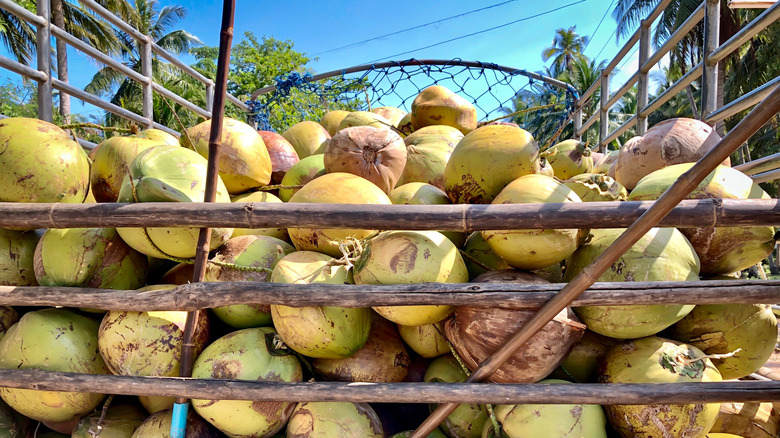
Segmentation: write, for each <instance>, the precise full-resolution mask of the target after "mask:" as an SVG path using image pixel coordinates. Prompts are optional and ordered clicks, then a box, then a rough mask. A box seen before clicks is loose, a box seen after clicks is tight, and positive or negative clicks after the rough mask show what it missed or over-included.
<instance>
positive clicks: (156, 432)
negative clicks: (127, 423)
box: [90, 409, 219, 438]
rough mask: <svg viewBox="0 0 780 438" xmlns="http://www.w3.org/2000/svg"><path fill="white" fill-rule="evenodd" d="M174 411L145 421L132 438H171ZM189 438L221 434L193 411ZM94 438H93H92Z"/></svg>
mask: <svg viewBox="0 0 780 438" xmlns="http://www.w3.org/2000/svg"><path fill="white" fill-rule="evenodd" d="M172 421H173V411H171V410H170V409H168V410H164V411H160V412H156V413H154V414H152V415H151V416H150V417H149V418H147V419H146V420H144V422H143V423H141V425H140V426H138V429H136V430H135V432H133V435H132V436H131V437H130V438H170V436H171V422H172ZM184 434H185V436H186V437H187V438H219V434H218V433H217V432H216V431H215V430H214V429H212V428H211V426H209V424H208V423H207V422H206V421H204V420H203V419H202V418H201V417H199V416H198V415H197V414H196V413H194V412H193V411H192V410H189V411H188V412H187V428H186V429H185V431H184ZM90 438H92V437H90Z"/></svg>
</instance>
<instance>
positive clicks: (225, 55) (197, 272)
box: [171, 0, 236, 438]
mask: <svg viewBox="0 0 780 438" xmlns="http://www.w3.org/2000/svg"><path fill="white" fill-rule="evenodd" d="M235 9H236V2H235V0H224V2H223V3H222V30H221V31H220V34H219V57H218V59H217V77H216V82H215V84H214V107H213V110H212V112H211V132H210V133H209V164H208V168H207V174H206V194H205V196H204V199H203V201H204V202H214V201H215V200H216V197H217V182H218V178H219V174H218V163H219V150H220V144H221V138H222V119H223V116H224V113H225V98H226V95H227V76H228V68H229V67H230V48H231V44H232V42H233V21H234V18H235ZM210 244H211V228H201V229H200V235H199V236H198V248H197V253H196V254H195V269H194V273H193V275H192V281H193V283H198V282H202V281H203V279H204V277H205V273H206V263H207V262H208V256H209V247H210ZM199 315H200V313H199V312H197V311H195V312H188V313H187V321H186V323H185V325H184V342H183V343H182V349H181V364H180V368H179V376H180V377H191V376H192V364H193V361H194V360H195V358H194V357H193V356H194V341H193V339H194V337H195V327H197V326H198V317H199ZM188 409H189V401H188V400H187V399H186V398H183V397H180V398H177V399H176V403H175V404H174V406H173V419H172V421H171V437H172V438H184V435H185V430H186V426H187V410H188Z"/></svg>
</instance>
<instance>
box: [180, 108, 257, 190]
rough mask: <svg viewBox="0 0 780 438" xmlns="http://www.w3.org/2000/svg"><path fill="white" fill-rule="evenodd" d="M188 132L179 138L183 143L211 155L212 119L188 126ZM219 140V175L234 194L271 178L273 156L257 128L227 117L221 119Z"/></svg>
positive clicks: (202, 153) (203, 154) (204, 154)
mask: <svg viewBox="0 0 780 438" xmlns="http://www.w3.org/2000/svg"><path fill="white" fill-rule="evenodd" d="M187 134H188V135H183V136H182V137H181V138H180V141H181V144H182V146H184V147H188V148H191V149H195V150H196V151H198V153H199V154H200V155H202V156H203V157H205V158H208V156H209V136H210V135H211V120H207V121H205V122H203V123H200V124H197V125H195V126H193V127H192V128H189V129H187ZM220 141H221V146H220V151H221V152H220V154H219V177H220V179H221V180H222V181H223V182H224V183H225V187H226V188H227V191H228V192H229V193H230V194H231V195H235V194H238V193H243V192H245V191H247V190H249V189H252V188H255V187H260V186H264V185H266V184H268V183H269V182H270V181H271V172H272V166H271V157H270V156H269V155H268V149H266V147H265V143H263V138H262V137H260V134H258V133H257V131H256V130H255V128H253V127H251V126H249V125H247V124H246V123H244V122H240V121H238V120H234V119H231V118H227V117H226V118H225V119H224V120H223V122H222V136H221V137H220ZM190 142H192V143H190Z"/></svg>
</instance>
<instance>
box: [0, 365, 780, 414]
mask: <svg viewBox="0 0 780 438" xmlns="http://www.w3.org/2000/svg"><path fill="white" fill-rule="evenodd" d="M0 387H6V388H20V389H37V390H42V391H72V392H93V393H106V392H110V393H111V394H127V395H146V396H163V397H186V398H192V399H206V400H262V401H278V402H285V401H286V402H289V401H351V402H365V403H444V402H451V403H470V404H477V403H492V404H537V403H546V404H574V403H578V404H596V405H615V404H621V405H644V404H681V403H719V402H727V401H734V402H766V401H777V400H780V382H774V381H769V382H766V381H736V382H705V383H644V384H638V383H633V384H630V383H620V384H616V383H612V384H601V383H573V384H569V385H561V384H549V383H526V384H493V383H423V382H413V383H412V382H405V383H366V382H356V383H347V382H295V383H287V382H257V381H242V380H224V379H219V380H217V379H213V380H205V379H184V378H180V377H134V376H112V375H93V374H77V373H60V372H51V371H40V370H32V369H27V370H0ZM107 390H108V391H107Z"/></svg>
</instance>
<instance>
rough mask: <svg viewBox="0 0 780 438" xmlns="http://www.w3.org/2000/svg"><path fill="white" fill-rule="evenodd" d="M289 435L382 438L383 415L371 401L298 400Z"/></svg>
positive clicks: (297, 437)
mask: <svg viewBox="0 0 780 438" xmlns="http://www.w3.org/2000/svg"><path fill="white" fill-rule="evenodd" d="M287 436H288V437H295V438H348V437H360V438H371V437H376V438H381V437H383V436H384V433H383V431H382V422H381V421H380V420H379V416H378V415H377V414H376V412H374V410H373V409H372V408H371V406H369V405H368V404H367V403H351V402H303V403H298V406H296V407H295V410H294V411H293V413H292V417H290V422H289V424H287Z"/></svg>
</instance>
